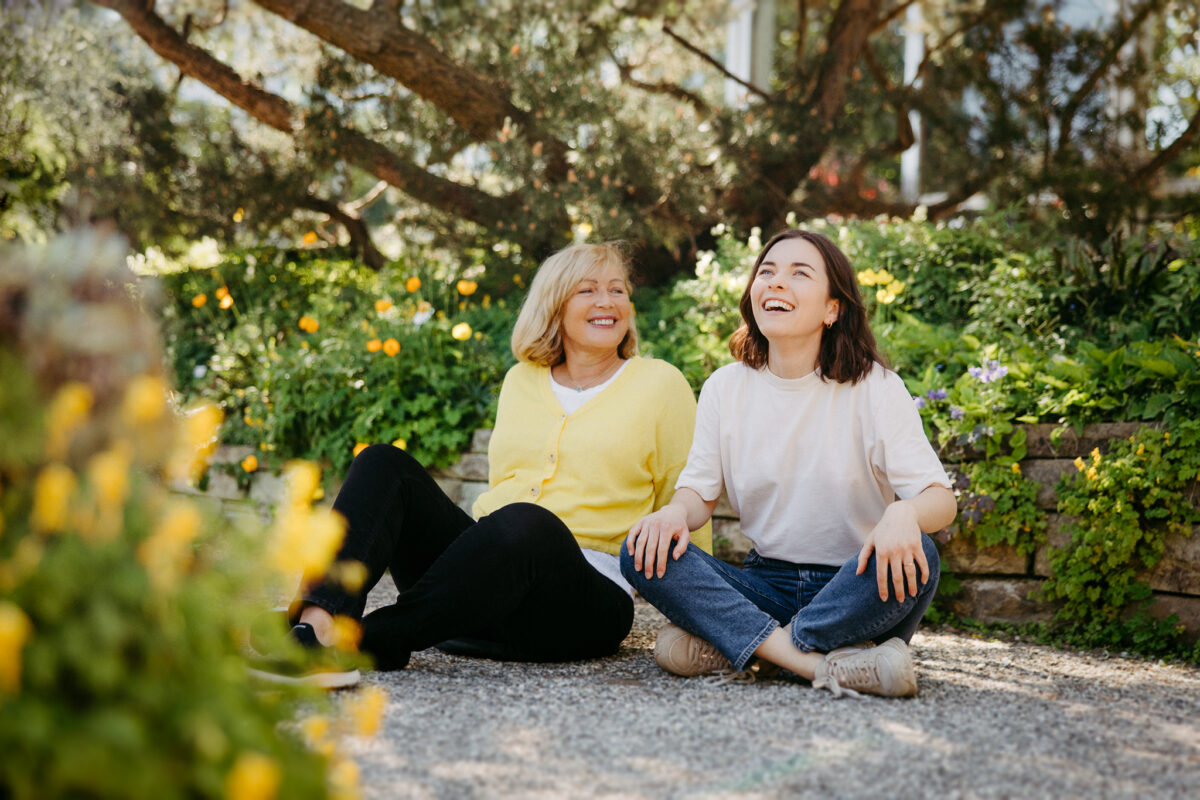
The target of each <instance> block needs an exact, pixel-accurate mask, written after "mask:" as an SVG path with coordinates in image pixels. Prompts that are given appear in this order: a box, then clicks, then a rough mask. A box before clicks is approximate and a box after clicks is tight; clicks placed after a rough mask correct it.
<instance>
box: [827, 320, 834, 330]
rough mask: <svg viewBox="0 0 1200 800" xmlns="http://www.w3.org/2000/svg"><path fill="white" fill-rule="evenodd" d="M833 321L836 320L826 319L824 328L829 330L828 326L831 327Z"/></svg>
mask: <svg viewBox="0 0 1200 800" xmlns="http://www.w3.org/2000/svg"><path fill="white" fill-rule="evenodd" d="M835 321H836V320H832V319H831V320H827V321H826V322H825V330H829V329H830V328H832V327H833V323H834V322H835Z"/></svg>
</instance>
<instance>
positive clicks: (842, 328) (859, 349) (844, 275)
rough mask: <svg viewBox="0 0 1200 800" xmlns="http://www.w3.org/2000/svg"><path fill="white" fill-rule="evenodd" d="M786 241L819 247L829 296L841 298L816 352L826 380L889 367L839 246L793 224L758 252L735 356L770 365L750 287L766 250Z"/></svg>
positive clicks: (742, 305)
mask: <svg viewBox="0 0 1200 800" xmlns="http://www.w3.org/2000/svg"><path fill="white" fill-rule="evenodd" d="M784 239H804V240H805V241H806V242H808V243H809V244H811V245H812V246H813V247H815V248H817V251H818V252H819V253H820V254H821V258H822V259H824V261H825V274H826V275H827V276H828V278H829V296H830V298H832V299H834V300H837V301H838V316H837V320H836V321H834V323H833V324H832V325H831V326H829V327H828V328H826V329H825V330H824V331H822V332H821V348H820V351H819V352H818V355H817V366H818V367H819V368H820V370H821V379H822V380H833V381H837V382H839V383H841V382H844V381H849V382H850V383H858V382H859V381H860V380H862V379H863V378H865V377H867V375H868V374H869V373H870V372H871V369H872V367H874V365H875V364H876V363H879V364H883V365H885V366H886V365H887V362H886V361H885V360H884V358H883V355H882V354H881V353H880V352H879V348H878V347H877V346H876V345H875V335H874V334H873V333H871V327H870V325H868V324H867V310H866V306H864V305H863V299H862V294H861V293H860V292H859V290H858V276H857V275H856V274H855V272H854V268H853V267H852V266H850V259H848V258H846V254H845V253H843V252H842V251H841V250H840V249H839V248H838V246H837V245H836V244H834V243H833V242H832V241H830V239H829V237H827V236H824V235H822V234H819V233H813V232H812V231H801V230H796V229H795V228H791V229H788V230H785V231H780V232H779V233H777V234H775V235H774V236H772V237H771V240H770V241H768V242H767V243H766V244H765V245H764V246H763V249H762V252H760V253H759V254H758V260H756V261H755V262H754V269H753V270H752V271H751V273H750V280H749V281H748V282H747V283H746V290H745V291H744V292H742V299H741V302H739V303H738V310H739V311H741V312H742V325H741V327H739V328H738V329H737V330H736V331H734V333H733V336H732V337H731V338H730V339H729V351H730V352H731V353H733V357H734V358H736V359H737V360H738V361H741V362H743V363H744V364H746V366H748V367H753V368H754V369H760V368H762V367H763V366H765V365H766V363H767V337H766V336H763V333H762V331H761V330H759V328H758V324H757V323H756V322H755V321H754V306H753V304H752V303H751V301H750V286H751V285H752V284H753V283H754V278H755V277H756V276H757V275H758V268H759V267H760V266H761V265H762V262H763V259H764V258H766V255H767V253H768V252H769V251H770V250H771V248H772V247H774V246H775V243H776V242H780V241H783V240H784Z"/></svg>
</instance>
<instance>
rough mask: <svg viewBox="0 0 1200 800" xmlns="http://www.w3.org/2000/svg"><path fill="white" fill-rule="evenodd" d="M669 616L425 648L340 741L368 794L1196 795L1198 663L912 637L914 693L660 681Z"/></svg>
mask: <svg viewBox="0 0 1200 800" xmlns="http://www.w3.org/2000/svg"><path fill="white" fill-rule="evenodd" d="M387 589H388V590H390V589H391V587H390V586H388V587H387ZM388 596H389V595H388V592H387V591H385V590H383V589H378V588H377V590H376V592H375V593H373V595H372V599H373V600H374V601H375V603H378V602H380V601H382V600H383V599H384V598H385V597H388ZM391 596H393V597H394V594H393V595H391ZM664 622H665V621H664V619H663V617H662V616H661V615H660V614H659V613H658V612H657V611H655V610H654V609H653V608H652V607H650V606H648V605H646V604H645V603H644V602H639V604H638V606H637V614H636V619H635V622H634V627H633V632H632V633H631V634H630V636H629V638H628V639H626V641H625V644H624V645H623V647H622V648H621V651H620V652H619V653H618V654H617V655H616V656H613V657H612V658H607V659H602V660H598V661H592V662H586V663H569V664H513V663H508V664H502V663H498V662H492V661H486V660H479V659H468V658H461V657H455V656H448V655H444V654H442V653H440V652H438V651H435V650H429V651H425V652H421V653H415V654H414V655H413V659H412V663H411V664H410V665H409V667H408V668H407V669H405V670H403V671H402V672H395V673H380V672H372V673H368V674H367V675H366V677H365V681H366V683H368V684H376V685H380V686H382V687H384V688H385V689H386V690H387V692H388V694H389V701H388V705H387V710H386V717H385V721H384V725H383V728H382V730H381V732H380V733H379V735H378V736H376V737H375V738H373V739H369V740H351V741H350V742H349V743H348V744H349V749H350V752H351V754H352V755H353V756H354V757H355V759H356V760H357V761H358V763H359V766H360V768H361V770H362V783H363V786H364V789H365V793H366V796H367V797H368V798H394V797H406V798H407V797H416V798H424V797H429V798H442V797H464V798H474V797H545V798H579V797H646V798H658V797H723V798H724V797H728V798H768V797H816V796H827V797H838V798H842V797H943V798H960V797H961V798H975V797H980V798H983V797H997V798H1000V797H1004V798H1007V797H1030V798H1032V797H1055V798H1061V797H1087V798H1109V797H1138V798H1144V797H1153V798H1175V797H1178V798H1184V797H1197V796H1200V670H1198V669H1195V668H1190V667H1181V666H1174V665H1163V664H1158V663H1155V662H1147V661H1140V660H1136V659H1127V658H1120V657H1109V658H1103V657H1101V656H1099V655H1096V654H1087V653H1074V652H1064V651H1059V650H1054V649H1052V648H1048V647H1043V646H1040V645H1034V644H1026V643H1020V642H998V641H988V640H985V639H980V638H975V637H973V636H969V635H964V634H958V633H944V632H922V633H918V634H917V636H916V638H915V639H914V640H913V653H914V656H915V658H916V661H917V672H918V677H919V681H920V694H919V696H918V697H916V698H914V699H908V700H885V699H881V698H866V699H861V700H854V699H841V700H838V699H834V698H833V697H832V696H831V695H830V694H828V693H827V692H820V691H814V690H813V689H811V688H810V687H809V686H808V685H807V683H805V682H803V681H800V680H788V679H776V680H769V681H760V682H758V683H754V684H742V685H723V686H714V685H712V684H710V683H706V682H705V681H704V680H703V679H697V678H692V679H684V678H677V677H674V676H671V675H668V674H666V673H664V672H662V671H661V670H659V668H658V667H657V666H656V665H655V664H654V660H653V648H654V636H655V633H656V631H657V630H658V628H659V627H661V626H662V625H663V624H664Z"/></svg>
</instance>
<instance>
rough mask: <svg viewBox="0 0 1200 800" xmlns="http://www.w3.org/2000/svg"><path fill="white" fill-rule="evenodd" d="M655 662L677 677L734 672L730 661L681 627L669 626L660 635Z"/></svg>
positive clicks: (655, 652)
mask: <svg viewBox="0 0 1200 800" xmlns="http://www.w3.org/2000/svg"><path fill="white" fill-rule="evenodd" d="M654 660H655V661H657V662H658V665H659V666H660V667H662V668H663V669H665V670H666V671H667V672H670V673H672V674H674V675H682V676H684V677H685V678H690V677H693V676H695V675H712V674H714V673H718V672H729V671H732V670H733V664H731V663H729V659H728V658H726V657H725V656H723V655H721V652H720V651H719V650H717V648H715V647H713V645H712V644H711V643H709V642H706V641H704V640H703V639H701V638H700V637H699V636H694V635H692V634H690V633H688V632H687V631H685V630H684V629H683V628H681V627H679V626H678V625H668V626H667V627H665V628H663V629H662V630H661V631H659V632H658V641H657V642H655V644H654Z"/></svg>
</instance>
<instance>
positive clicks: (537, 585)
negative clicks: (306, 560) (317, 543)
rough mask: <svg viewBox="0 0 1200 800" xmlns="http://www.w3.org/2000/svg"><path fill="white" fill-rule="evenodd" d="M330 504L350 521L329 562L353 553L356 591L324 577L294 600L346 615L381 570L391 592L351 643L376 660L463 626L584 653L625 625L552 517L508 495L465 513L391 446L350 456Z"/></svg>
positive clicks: (612, 643)
mask: <svg viewBox="0 0 1200 800" xmlns="http://www.w3.org/2000/svg"><path fill="white" fill-rule="evenodd" d="M334 508H335V509H336V510H337V511H339V512H340V513H342V514H343V515H344V516H345V517H346V519H347V520H348V522H349V530H348V532H347V535H346V540H345V542H344V543H343V545H342V548H341V550H340V551H339V553H338V555H337V560H339V561H341V560H357V561H361V562H362V563H363V564H365V565H366V567H367V573H368V578H367V581H366V582H365V583H364V584H363V587H362V589H361V590H360V591H359V592H356V593H349V592H347V591H345V589H343V588H342V587H341V586H339V585H337V584H335V583H332V582H324V583H321V584H319V585H317V586H314V587H313V588H312V589H311V590H310V591H309V592H308V593H306V595H305V596H304V598H303V599H304V602H306V603H311V604H314V605H318V606H321V607H322V608H324V609H326V610H327V611H329V612H330V613H333V614H345V615H348V616H352V617H356V618H357V617H359V616H360V615H361V614H362V611H363V608H364V605H365V602H366V595H367V593H368V592H369V591H370V589H371V588H372V587H373V586H374V585H375V584H376V583H377V582H378V580H379V578H380V577H381V576H382V575H383V572H384V570H385V569H390V570H391V573H392V578H393V579H394V580H395V582H396V584H397V586H398V587H399V588H400V590H401V592H400V595H399V596H398V597H397V599H396V602H395V603H394V604H393V605H390V606H386V607H384V608H381V609H377V610H376V611H373V612H372V613H370V614H368V615H366V616H365V617H363V619H362V624H363V642H362V648H363V650H364V651H366V652H368V653H370V654H372V655H374V656H375V657H376V659H377V660H378V661H379V663H381V664H387V663H390V662H397V661H402V660H404V658H406V656H407V653H408V652H411V651H413V650H422V649H425V648H427V647H431V646H433V645H435V644H437V643H439V642H442V641H445V640H447V639H452V638H455V637H459V636H464V635H469V636H475V637H479V638H485V639H489V640H493V641H497V642H501V643H504V644H507V645H511V646H512V648H511V652H513V653H519V654H521V657H525V658H529V659H534V660H573V659H579V658H591V657H597V656H601V655H608V654H611V653H613V652H615V651H616V649H617V648H618V647H619V646H620V643H621V641H622V640H623V639H624V638H625V636H626V634H628V632H629V629H630V627H631V626H632V624H633V602H632V600H630V598H629V596H628V595H626V594H625V592H623V591H622V590H621V589H620V587H618V586H617V585H616V584H614V583H613V582H612V581H610V580H609V579H608V578H605V577H604V576H603V575H601V574H600V573H599V572H597V571H596V570H595V569H593V568H592V566H591V565H590V564H588V563H587V560H586V559H584V557H583V554H582V552H581V551H580V549H579V545H578V544H577V543H576V542H575V539H574V537H572V536H571V533H570V531H569V530H567V527H566V526H565V525H564V524H563V523H562V521H561V520H559V519H558V518H557V517H556V516H554V514H552V513H551V512H549V511H547V510H545V509H544V508H541V507H540V506H536V505H532V504H528V503H516V504H513V505H510V506H506V507H505V508H502V509H500V510H498V511H496V512H495V513H493V514H489V515H488V516H486V517H484V518H483V519H481V520H479V521H478V522H475V521H473V520H472V519H471V517H470V516H469V515H468V514H466V513H464V512H463V511H462V510H461V509H460V508H458V506H456V505H455V504H454V503H453V502H452V501H451V500H450V499H449V498H448V497H446V495H445V493H444V492H442V491H441V489H440V488H439V487H438V485H437V483H436V482H434V480H433V479H432V478H431V477H430V476H429V474H428V473H427V472H426V471H425V469H424V468H423V467H422V466H421V465H420V464H419V463H418V462H417V461H416V460H415V459H413V458H412V457H411V456H409V455H408V454H407V453H405V452H404V451H402V450H399V449H397V448H395V447H391V446H389V445H376V446H373V447H369V448H367V449H366V450H365V451H363V452H362V453H360V454H359V456H358V458H356V459H355V460H354V463H353V464H352V465H351V467H350V473H349V474H348V475H347V477H346V483H345V484H344V486H343V487H342V491H341V492H340V493H339V494H338V498H337V500H336V501H335V503H334Z"/></svg>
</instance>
